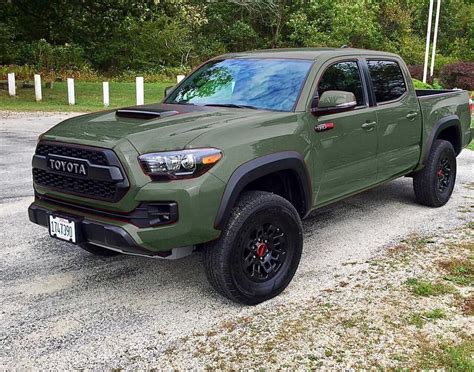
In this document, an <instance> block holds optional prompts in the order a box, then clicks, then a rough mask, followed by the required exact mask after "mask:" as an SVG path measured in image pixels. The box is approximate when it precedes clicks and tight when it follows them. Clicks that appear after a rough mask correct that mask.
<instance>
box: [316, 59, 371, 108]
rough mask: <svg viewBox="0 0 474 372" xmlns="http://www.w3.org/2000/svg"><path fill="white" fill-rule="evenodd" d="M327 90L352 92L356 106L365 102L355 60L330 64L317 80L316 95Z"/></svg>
mask: <svg viewBox="0 0 474 372" xmlns="http://www.w3.org/2000/svg"><path fill="white" fill-rule="evenodd" d="M327 90H343V91H346V92H352V93H354V95H355V97H356V100H357V106H363V105H364V104H365V100H364V91H363V89H362V81H361V77H360V73H359V67H358V66H357V62H352V61H351V62H338V63H336V64H334V65H332V66H330V67H329V68H328V69H327V70H326V71H325V72H324V74H323V76H322V77H321V80H319V85H318V95H319V96H320V97H321V94H323V93H324V92H325V91H327Z"/></svg>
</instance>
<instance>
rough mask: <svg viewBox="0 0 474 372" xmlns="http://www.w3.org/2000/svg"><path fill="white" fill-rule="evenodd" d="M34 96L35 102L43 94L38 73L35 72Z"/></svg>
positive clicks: (39, 99) (40, 98) (41, 97)
mask: <svg viewBox="0 0 474 372" xmlns="http://www.w3.org/2000/svg"><path fill="white" fill-rule="evenodd" d="M35 97H36V102H39V101H41V100H42V99H43V95H42V94H41V76H40V75H38V74H35Z"/></svg>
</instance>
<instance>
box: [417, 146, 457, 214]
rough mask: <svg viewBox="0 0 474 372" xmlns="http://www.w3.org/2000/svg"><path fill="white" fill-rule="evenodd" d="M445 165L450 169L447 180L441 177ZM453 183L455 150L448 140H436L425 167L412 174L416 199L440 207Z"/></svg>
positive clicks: (454, 180) (451, 189)
mask: <svg viewBox="0 0 474 372" xmlns="http://www.w3.org/2000/svg"><path fill="white" fill-rule="evenodd" d="M445 166H447V168H449V169H450V171H449V179H448V180H446V179H443V177H444V176H445V173H443V169H444V167H445ZM447 168H446V169H447ZM455 183H456V152H455V151H454V148H453V145H452V144H451V143H450V142H448V141H444V140H436V141H435V142H434V143H433V146H432V147H431V151H430V154H429V156H428V159H427V161H426V164H425V167H424V168H423V169H422V170H421V171H420V172H417V173H416V174H415V175H414V176H413V188H414V190H415V197H416V200H417V202H418V203H420V204H423V205H427V206H429V207H441V206H443V205H445V204H446V203H447V202H448V200H449V198H450V197H451V194H452V193H453V189H454V184H455Z"/></svg>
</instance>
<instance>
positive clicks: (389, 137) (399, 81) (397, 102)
mask: <svg viewBox="0 0 474 372" xmlns="http://www.w3.org/2000/svg"><path fill="white" fill-rule="evenodd" d="M366 71H367V72H368V75H369V84H371V88H372V91H373V100H374V101H375V105H376V108H377V111H376V112H377V137H378V151H377V169H378V175H377V181H378V182H381V181H385V180H388V179H390V178H393V177H396V176H399V175H402V174H404V173H406V172H408V171H410V170H412V169H413V168H414V167H415V166H416V165H417V163H418V161H419V157H420V150H421V147H420V146H421V140H420V139H421V129H422V128H421V127H422V118H421V112H420V107H419V103H418V99H417V98H416V94H415V91H414V89H413V84H408V82H407V81H406V79H405V77H406V76H409V75H408V71H406V68H405V66H404V65H403V64H402V63H400V61H398V60H397V59H389V58H387V59H385V58H376V59H372V58H368V59H367V70H366Z"/></svg>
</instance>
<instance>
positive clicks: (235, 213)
mask: <svg viewBox="0 0 474 372" xmlns="http://www.w3.org/2000/svg"><path fill="white" fill-rule="evenodd" d="M265 242H266V243H265ZM262 247H263V248H262ZM302 249H303V228H302V224H301V219H300V216H299V215H298V212H297V211H296V209H295V207H294V206H293V205H292V204H291V203H290V202H289V201H288V200H286V199H284V198H282V197H281V196H278V195H276V194H272V193H269V192H263V191H250V192H246V193H244V194H243V195H242V196H241V197H240V199H239V200H238V201H237V203H236V205H235V207H234V208H233V209H232V213H231V216H230V219H229V222H228V224H227V226H226V227H225V229H224V230H223V231H222V234H221V236H220V238H219V239H218V240H216V241H214V242H212V243H210V244H208V245H207V246H206V247H205V248H204V261H205V270H206V275H207V278H208V280H209V282H210V283H211V285H212V286H213V287H214V289H215V290H216V291H217V292H218V293H220V294H222V295H223V296H225V297H227V298H229V299H230V300H232V301H235V302H238V303H242V304H246V305H255V304H258V303H260V302H263V301H266V300H268V299H270V298H272V297H275V296H277V295H278V294H280V293H281V292H282V291H283V290H284V289H285V288H286V287H287V286H288V284H289V283H290V281H291V279H292V278H293V276H294V275H295V272H296V269H297V268H298V264H299V262H300V258H301V252H302ZM252 252H254V253H252ZM257 253H258V254H257ZM245 257H246V258H247V259H245ZM262 265H263V266H262ZM270 269H271V272H270V273H268V270H270Z"/></svg>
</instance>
